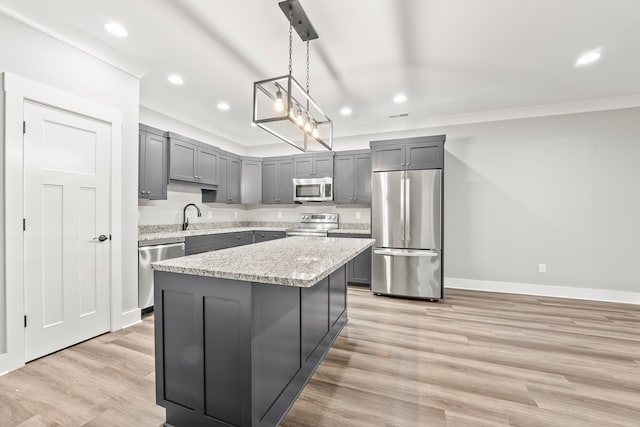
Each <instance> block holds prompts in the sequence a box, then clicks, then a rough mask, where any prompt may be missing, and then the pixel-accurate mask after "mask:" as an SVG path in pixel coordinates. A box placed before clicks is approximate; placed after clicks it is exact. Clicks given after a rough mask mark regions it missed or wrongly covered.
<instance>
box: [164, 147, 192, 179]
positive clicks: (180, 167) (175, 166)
mask: <svg viewBox="0 0 640 427" xmlns="http://www.w3.org/2000/svg"><path fill="white" fill-rule="evenodd" d="M197 162H198V146H197V145H194V144H191V143H188V142H183V141H180V140H176V139H172V140H171V165H170V171H169V172H170V173H169V178H171V179H175V180H178V181H187V182H198V180H197V179H196V175H197V174H198V164H197Z"/></svg>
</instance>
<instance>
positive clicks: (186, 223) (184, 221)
mask: <svg viewBox="0 0 640 427" xmlns="http://www.w3.org/2000/svg"><path fill="white" fill-rule="evenodd" d="M189 206H193V207H194V208H196V210H197V211H198V216H199V217H200V216H202V213H201V212H200V208H199V207H197V206H196V205H194V204H193V203H189V204H188V205H187V206H185V207H184V209H183V210H182V230H183V231H184V230H186V229H187V227H189V218H188V217H187V208H188V207H189Z"/></svg>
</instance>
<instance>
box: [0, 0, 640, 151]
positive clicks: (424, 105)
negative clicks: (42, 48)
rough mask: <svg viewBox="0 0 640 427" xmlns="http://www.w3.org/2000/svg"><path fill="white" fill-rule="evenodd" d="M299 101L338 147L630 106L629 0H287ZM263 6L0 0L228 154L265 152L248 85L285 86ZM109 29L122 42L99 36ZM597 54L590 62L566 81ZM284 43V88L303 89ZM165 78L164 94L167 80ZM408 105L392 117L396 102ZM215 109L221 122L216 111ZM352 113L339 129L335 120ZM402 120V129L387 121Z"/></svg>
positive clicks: (277, 36) (260, 0)
mask: <svg viewBox="0 0 640 427" xmlns="http://www.w3.org/2000/svg"><path fill="white" fill-rule="evenodd" d="M300 1H301V3H302V5H303V7H304V9H305V10H306V12H307V15H308V16H309V18H310V19H311V22H312V23H313V25H314V27H315V28H316V30H317V32H318V34H319V36H320V38H319V39H318V40H315V41H312V42H311V94H312V96H313V97H314V98H315V99H316V101H317V102H318V103H319V104H320V105H321V106H322V107H323V109H324V110H325V111H326V112H327V114H328V115H329V116H330V117H331V118H332V119H333V120H334V132H335V134H336V135H337V136H343V135H354V134H362V133H371V132H382V131H387V130H393V129H402V128H404V129H407V128H418V127H421V126H423V125H424V124H425V123H427V122H428V121H429V120H432V119H433V118H434V117H443V116H451V115H459V114H468V113H477V112H486V111H493V110H507V109H513V108H520V107H527V106H538V105H546V104H556V103H565V102H574V101H585V100H592V99H600V98H612V97H620V96H627V95H637V94H640V78H639V77H638V76H640V55H638V52H640V1H638V0H613V1H603V0H561V1H558V0H537V1H524V0H521V1H518V0H485V1H478V0H348V1H345V0H322V1H320V0H315V1H312V0H300ZM277 3H278V1H276V0H244V1H231V0H227V1H220V0H135V1H131V0H110V1H102V0H0V5H3V6H4V9H5V10H7V9H10V10H12V11H14V12H16V13H17V14H20V15H22V16H23V18H24V17H26V18H27V20H31V21H33V22H36V23H37V24H38V25H40V26H42V27H45V28H46V27H47V26H48V27H49V28H55V32H56V33H57V34H62V35H63V36H64V37H63V38H65V39H67V40H68V41H70V42H72V43H76V44H77V45H84V46H89V45H90V46H91V48H90V49H87V50H91V51H92V53H94V54H96V55H97V56H101V57H103V58H106V59H107V60H112V61H113V62H114V63H116V64H118V65H119V66H121V67H123V68H126V69H127V70H129V71H130V72H132V73H134V74H135V73H139V72H141V70H144V71H148V72H147V73H146V74H144V75H143V77H142V80H141V97H140V102H141V105H143V106H145V107H147V108H150V109H152V110H156V111H159V112H161V113H164V114H167V115H169V116H172V117H175V118H177V119H180V120H183V121H186V122H188V123H191V124H194V125H196V126H199V127H201V128H203V129H206V130H209V131H212V132H214V133H217V134H219V135H220V136H223V137H225V138H228V139H231V140H233V141H235V142H237V143H240V144H243V145H247V146H251V145H260V144H271V143H274V142H276V141H274V137H272V136H270V135H269V134H267V133H265V132H264V131H261V130H259V129H257V128H254V127H252V126H250V122H251V108H252V105H251V103H252V83H253V82H254V81H256V80H261V79H265V78H269V77H275V76H278V75H283V74H286V73H287V54H288V23H287V20H286V17H285V16H284V14H283V13H282V11H281V10H280V8H279V7H278V5H277ZM111 20H115V21H118V22H121V23H122V24H123V25H124V26H125V27H126V28H127V30H128V31H129V36H128V37H127V38H125V39H118V38H116V37H113V36H112V35H110V34H108V33H107V32H106V31H105V30H104V24H105V23H107V22H108V21H111ZM595 48H601V49H602V52H603V56H602V60H601V61H600V62H598V63H596V64H594V65H591V66H587V67H583V68H575V67H574V63H575V61H576V59H577V58H578V56H579V55H580V54H581V53H583V52H585V51H589V50H592V49H595ZM304 70H305V65H304V44H303V43H302V42H301V41H300V39H299V38H298V37H297V36H296V35H295V33H294V65H293V71H294V76H296V78H297V79H298V80H299V81H303V80H304ZM171 73H178V74H180V75H182V76H183V77H184V80H185V84H184V85H183V86H182V87H176V86H173V85H171V84H170V83H168V82H167V76H168V75H169V74H171ZM399 92H403V93H405V94H406V95H407V98H408V100H407V102H405V103H403V104H394V103H393V102H392V98H393V96H394V95H395V94H396V93H399ZM219 101H226V102H228V103H229V104H230V106H231V109H230V110H229V111H227V112H223V111H220V110H218V109H217V108H216V104H217V103H218V102H219ZM347 105H348V106H350V107H351V108H352V109H353V115H352V116H351V117H342V116H340V114H339V113H338V112H339V110H340V108H341V107H342V106H347ZM398 113H409V114H410V116H409V117H407V118H401V119H389V118H388V116H389V115H393V114H398Z"/></svg>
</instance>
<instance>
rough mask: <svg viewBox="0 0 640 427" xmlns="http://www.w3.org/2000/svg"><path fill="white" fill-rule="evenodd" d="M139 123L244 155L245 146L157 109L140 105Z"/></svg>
mask: <svg viewBox="0 0 640 427" xmlns="http://www.w3.org/2000/svg"><path fill="white" fill-rule="evenodd" d="M140 123H144V124H145V125H148V126H152V127H154V128H157V129H161V130H164V131H170V132H175V133H177V134H180V135H183V136H186V137H188V138H193V139H195V140H197V141H202V142H204V143H205V144H210V145H213V146H216V147H218V148H221V149H223V150H227V151H230V152H232V153H235V154H238V155H241V156H242V155H245V154H246V151H247V147H245V146H244V145H240V144H238V143H236V142H234V141H230V140H228V139H226V138H222V137H221V136H218V135H216V134H213V133H211V132H208V131H206V130H203V129H201V128H199V127H197V126H193V125H190V124H189V123H185V122H183V121H181V120H178V119H174V118H173V117H169V116H167V115H165V114H162V113H160V112H158V111H155V110H151V109H149V108H146V107H144V106H140Z"/></svg>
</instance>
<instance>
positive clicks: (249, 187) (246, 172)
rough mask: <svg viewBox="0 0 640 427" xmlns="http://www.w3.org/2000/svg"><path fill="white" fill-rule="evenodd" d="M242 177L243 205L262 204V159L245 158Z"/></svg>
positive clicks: (243, 159)
mask: <svg viewBox="0 0 640 427" xmlns="http://www.w3.org/2000/svg"><path fill="white" fill-rule="evenodd" d="M241 175H242V179H241V201H242V204H244V205H250V204H258V203H262V159H258V158H250V157H243V158H242V174H241Z"/></svg>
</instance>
